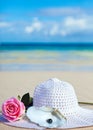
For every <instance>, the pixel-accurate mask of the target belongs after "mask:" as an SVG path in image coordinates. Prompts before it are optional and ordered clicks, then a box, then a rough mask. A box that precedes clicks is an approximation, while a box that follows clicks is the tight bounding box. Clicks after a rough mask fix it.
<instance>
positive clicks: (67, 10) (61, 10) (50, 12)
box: [39, 7, 84, 16]
mask: <svg viewBox="0 0 93 130" xmlns="http://www.w3.org/2000/svg"><path fill="white" fill-rule="evenodd" d="M83 12H84V11H83V10H82V9H81V8H79V7H77V8H76V7H73V8H72V7H58V8H57V7H55V8H53V7H52V8H44V9H41V10H39V13H40V14H41V15H45V16H62V15H77V14H83Z"/></svg>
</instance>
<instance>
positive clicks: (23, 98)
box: [21, 93, 30, 106]
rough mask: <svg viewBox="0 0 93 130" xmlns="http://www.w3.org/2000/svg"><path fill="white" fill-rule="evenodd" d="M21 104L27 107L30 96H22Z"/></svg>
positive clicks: (27, 94)
mask: <svg viewBox="0 0 93 130" xmlns="http://www.w3.org/2000/svg"><path fill="white" fill-rule="evenodd" d="M21 102H23V103H24V105H25V106H28V105H29V103H30V94H29V93H26V94H24V95H23V96H22V99H21Z"/></svg>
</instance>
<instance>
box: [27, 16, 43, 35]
mask: <svg viewBox="0 0 93 130" xmlns="http://www.w3.org/2000/svg"><path fill="white" fill-rule="evenodd" d="M42 28H43V23H42V22H41V21H39V20H38V19H37V18H35V19H34V20H33V22H32V24H31V25H29V26H26V27H25V32H26V33H32V32H34V31H36V32H39V31H40V30H42Z"/></svg>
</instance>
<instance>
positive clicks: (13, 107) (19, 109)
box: [2, 97, 25, 122]
mask: <svg viewBox="0 0 93 130" xmlns="http://www.w3.org/2000/svg"><path fill="white" fill-rule="evenodd" d="M24 113H25V106H24V104H23V103H22V102H21V101H19V100H18V99H16V98H14V97H12V98H10V99H8V100H7V101H5V102H4V103H3V104H2V114H3V116H4V118H5V119H7V120H8V121H10V122H12V121H17V120H19V119H20V118H21V117H22V115H23V114H24Z"/></svg>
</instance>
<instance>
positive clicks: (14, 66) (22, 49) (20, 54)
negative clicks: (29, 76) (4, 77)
mask: <svg viewBox="0 0 93 130" xmlns="http://www.w3.org/2000/svg"><path fill="white" fill-rule="evenodd" d="M0 71H93V45H88V44H86V45H81V44H77V45H73V44H68V45H65V44H63V45H60V44H50V45H49V44H48V45H42V44H37V45H34V44H32V45H29V44H20V45H16V44H15V45H11V44H8V45H1V46H0Z"/></svg>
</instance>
